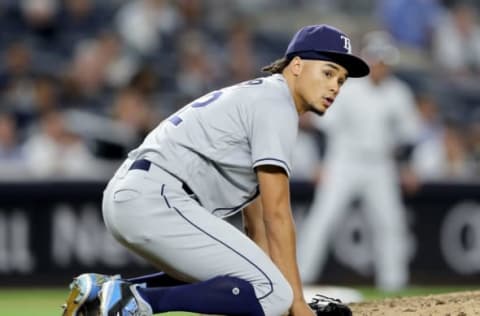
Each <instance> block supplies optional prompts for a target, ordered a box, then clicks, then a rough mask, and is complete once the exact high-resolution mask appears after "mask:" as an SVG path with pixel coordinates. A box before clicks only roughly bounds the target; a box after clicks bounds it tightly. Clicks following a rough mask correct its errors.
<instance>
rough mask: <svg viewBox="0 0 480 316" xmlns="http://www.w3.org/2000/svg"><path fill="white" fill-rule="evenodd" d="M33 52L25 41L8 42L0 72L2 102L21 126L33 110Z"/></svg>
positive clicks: (21, 126) (25, 122)
mask: <svg viewBox="0 0 480 316" xmlns="http://www.w3.org/2000/svg"><path fill="white" fill-rule="evenodd" d="M32 55H33V52H32V50H31V48H30V46H28V45H27V44H26V43H25V42H23V41H15V42H12V43H10V44H9V45H8V46H7V48H6V51H5V53H4V58H3V62H4V64H3V65H2V70H1V74H0V78H1V80H0V82H1V89H0V91H1V96H2V98H3V101H4V103H5V104H6V105H7V106H8V107H10V108H11V111H12V112H13V113H14V114H15V115H16V116H17V119H18V123H19V126H20V128H23V127H24V126H25V125H26V124H27V122H28V121H29V119H30V118H31V116H32V112H33V111H34V104H33V98H34V69H33V62H32V60H33V56H32Z"/></svg>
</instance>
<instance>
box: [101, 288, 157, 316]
mask: <svg viewBox="0 0 480 316" xmlns="http://www.w3.org/2000/svg"><path fill="white" fill-rule="evenodd" d="M138 287H145V285H144V284H132V283H129V282H126V281H122V280H118V279H117V280H110V281H108V282H106V283H105V284H104V285H103V286H102V290H101V291H100V313H99V314H98V315H100V316H151V315H153V311H152V308H151V306H150V304H148V303H147V302H146V301H145V300H144V299H143V298H142V297H141V296H140V294H139V293H138V290H137V289H138Z"/></svg>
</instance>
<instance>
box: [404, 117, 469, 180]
mask: <svg viewBox="0 0 480 316" xmlns="http://www.w3.org/2000/svg"><path fill="white" fill-rule="evenodd" d="M412 163H413V168H414V169H415V172H416V173H417V174H418V176H419V178H420V180H421V181H452V180H454V181H455V180H472V179H473V177H474V176H475V169H474V163H473V160H472V159H471V157H470V155H469V152H468V147H467V142H466V134H465V130H464V128H462V127H461V124H458V123H455V122H446V123H445V126H444V128H443V129H442V132H441V133H439V135H437V136H435V137H433V138H430V139H429V140H425V141H423V142H422V143H420V144H419V145H418V146H417V147H416V148H415V150H414V152H413V157H412Z"/></svg>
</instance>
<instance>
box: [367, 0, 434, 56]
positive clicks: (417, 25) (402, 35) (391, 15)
mask: <svg viewBox="0 0 480 316" xmlns="http://www.w3.org/2000/svg"><path fill="white" fill-rule="evenodd" d="M376 10H377V15H378V16H379V20H380V23H381V24H382V25H383V26H384V27H385V29H386V30H387V31H388V32H389V33H390V34H391V35H392V36H393V38H394V39H395V40H396V41H397V42H398V43H399V45H401V46H407V47H411V48H414V49H418V50H424V51H426V50H429V49H430V46H431V41H432V33H433V30H434V28H435V25H436V24H437V21H438V18H439V15H440V14H441V11H442V7H441V5H440V1H439V0H380V1H377V8H376Z"/></svg>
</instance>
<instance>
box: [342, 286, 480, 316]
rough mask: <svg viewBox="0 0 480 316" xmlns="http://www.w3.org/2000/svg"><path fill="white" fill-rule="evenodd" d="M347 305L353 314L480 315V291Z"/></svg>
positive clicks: (392, 315)
mask: <svg viewBox="0 0 480 316" xmlns="http://www.w3.org/2000/svg"><path fill="white" fill-rule="evenodd" d="M349 306H350V307H351V309H352V312H353V315H354V316H380V315H382V316H397V315H408V316H414V315H415V316H473V315H480V291H469V292H456V293H449V294H438V295H427V296H411V297H399V298H388V299H384V300H378V301H368V302H361V303H351V304H349Z"/></svg>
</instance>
